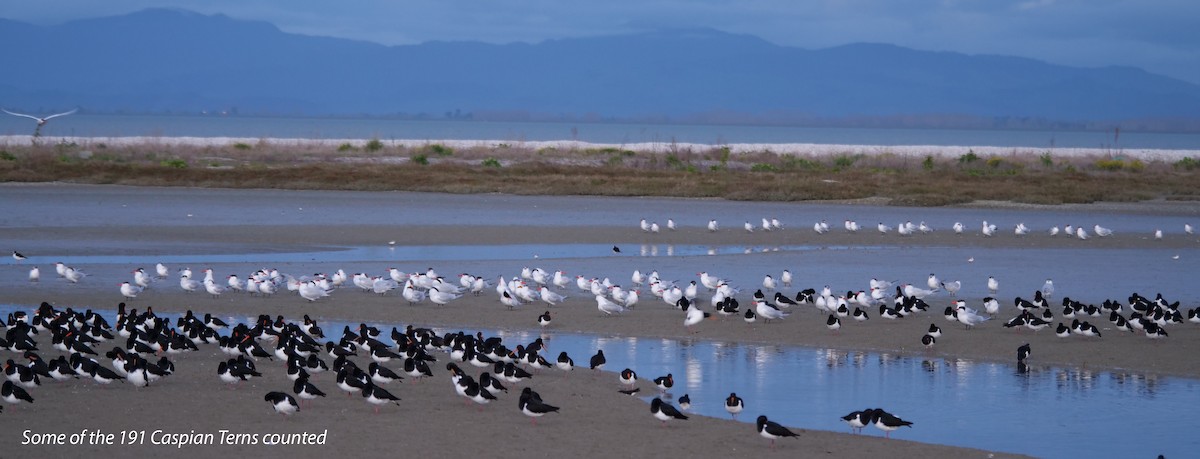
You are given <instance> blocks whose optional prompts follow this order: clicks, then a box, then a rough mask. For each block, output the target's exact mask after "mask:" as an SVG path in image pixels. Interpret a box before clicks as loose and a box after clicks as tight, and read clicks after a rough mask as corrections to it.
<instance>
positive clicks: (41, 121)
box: [0, 108, 79, 138]
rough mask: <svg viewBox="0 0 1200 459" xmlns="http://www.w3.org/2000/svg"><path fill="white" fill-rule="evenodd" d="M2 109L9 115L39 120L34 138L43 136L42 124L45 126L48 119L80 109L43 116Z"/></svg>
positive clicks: (34, 131)
mask: <svg viewBox="0 0 1200 459" xmlns="http://www.w3.org/2000/svg"><path fill="white" fill-rule="evenodd" d="M0 111H3V112H4V113H8V114H9V115H12V116H20V117H23V118H29V119H31V120H34V121H37V128H35V129H34V130H33V137H34V138H37V137H41V136H42V126H45V125H46V122H48V121H50V120H52V119H54V118H58V117H60V116H67V115H72V114H74V113H75V112H77V111H79V109H78V108H76V109H74V110H71V111H69V112H62V113H55V114H53V115H50V116H43V117H39V116H34V115H26V114H24V113H16V112H10V111H8V110H5V109H2V108H0Z"/></svg>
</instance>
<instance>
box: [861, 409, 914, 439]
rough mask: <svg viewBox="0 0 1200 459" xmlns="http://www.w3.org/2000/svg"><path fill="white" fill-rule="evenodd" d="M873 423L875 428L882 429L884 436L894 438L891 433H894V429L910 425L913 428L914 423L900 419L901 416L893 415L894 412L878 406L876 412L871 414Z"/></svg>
mask: <svg viewBox="0 0 1200 459" xmlns="http://www.w3.org/2000/svg"><path fill="white" fill-rule="evenodd" d="M871 423H872V424H874V425H875V428H877V429H879V430H882V431H883V436H884V437H887V438H892V437H891V435H892V431H893V430H896V429H899V428H901V427H910V428H911V427H912V424H913V423H911V422H908V421H905V420H903V419H900V418H898V417H896V416H895V415H893V414H892V413H888V412H887V411H884V410H882V409H880V408H876V409H875V410H874V412H873V413H872V414H871Z"/></svg>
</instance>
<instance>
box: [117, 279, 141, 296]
mask: <svg viewBox="0 0 1200 459" xmlns="http://www.w3.org/2000/svg"><path fill="white" fill-rule="evenodd" d="M139 293H142V288H141V287H138V286H136V285H133V284H130V283H129V282H122V283H121V296H124V297H125V298H126V299H130V300H132V299H134V298H137V296H138V294H139Z"/></svg>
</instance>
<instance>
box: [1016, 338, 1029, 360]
mask: <svg viewBox="0 0 1200 459" xmlns="http://www.w3.org/2000/svg"><path fill="white" fill-rule="evenodd" d="M1031 352H1032V350H1031V349H1030V348H1029V343H1025V344H1022V345H1021V347H1018V348H1017V361H1018V362H1024V361H1026V360H1029V354H1030V353H1031Z"/></svg>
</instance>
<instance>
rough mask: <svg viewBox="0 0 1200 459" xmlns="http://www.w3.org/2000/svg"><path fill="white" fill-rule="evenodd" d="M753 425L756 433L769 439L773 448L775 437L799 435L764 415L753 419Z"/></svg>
mask: <svg viewBox="0 0 1200 459" xmlns="http://www.w3.org/2000/svg"><path fill="white" fill-rule="evenodd" d="M755 426H756V427H757V428H758V434H759V435H762V437H763V438H766V439H768V440H771V448H772V449H774V448H775V439H776V438H784V437H799V435H797V434H796V433H795V432H792V431H790V430H788V429H787V427H784V426H781V425H779V424H778V423H775V422H771V421H770V420H768V419H767V417H766V416H759V417H758V420H756V421H755Z"/></svg>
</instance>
